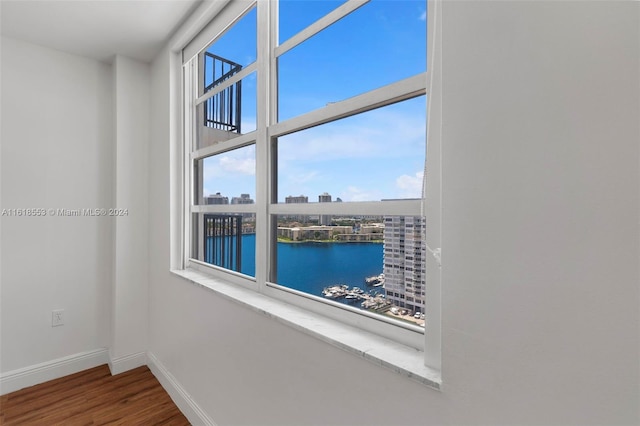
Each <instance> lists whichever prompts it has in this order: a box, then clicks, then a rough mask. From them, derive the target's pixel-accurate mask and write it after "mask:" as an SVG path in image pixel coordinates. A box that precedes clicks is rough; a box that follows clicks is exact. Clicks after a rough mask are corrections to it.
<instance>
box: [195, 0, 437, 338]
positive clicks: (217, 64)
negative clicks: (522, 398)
mask: <svg viewBox="0 0 640 426" xmlns="http://www.w3.org/2000/svg"><path fill="white" fill-rule="evenodd" d="M227 8H231V9H229V10H234V11H235V13H234V14H232V15H233V16H232V19H229V14H230V13H231V12H229V13H227V14H222V15H224V19H227V22H221V23H220V25H219V27H220V28H223V30H222V31H219V33H218V34H217V36H216V37H215V38H214V39H213V40H212V41H211V42H210V43H209V44H208V45H206V46H203V49H202V50H200V51H199V53H198V54H197V55H194V56H193V57H192V58H187V57H185V59H186V61H185V63H184V65H183V70H184V93H185V108H184V110H185V118H184V119H185V153H186V155H185V157H186V162H185V168H186V170H187V174H186V176H187V179H185V181H186V185H187V188H186V189H187V190H186V191H185V192H186V193H187V194H189V196H188V200H187V201H186V204H187V205H186V211H187V212H188V214H186V215H185V217H186V219H187V220H186V222H187V223H186V225H185V228H186V229H188V232H186V233H185V244H186V245H185V247H186V250H185V253H186V256H185V257H186V258H185V262H186V264H187V265H188V266H194V267H198V268H200V269H205V270H209V271H211V273H213V274H217V275H220V276H225V277H227V278H228V279H229V280H231V281H232V282H234V283H237V284H238V285H243V286H246V287H249V288H251V289H253V290H255V291H258V292H261V293H263V294H266V295H268V296H271V297H275V298H278V299H283V300H286V301H288V302H291V303H294V304H297V305H299V306H303V307H304V308H305V309H310V310H313V311H316V312H321V313H323V314H325V315H328V316H331V317H333V318H336V319H339V320H340V321H344V322H347V323H350V324H356V325H357V326H359V327H363V328H365V329H368V330H372V331H374V332H376V333H379V334H382V335H384V336H386V337H391V338H393V339H396V340H398V341H400V342H402V343H404V344H408V345H411V346H414V347H416V348H422V347H423V346H424V337H423V333H424V331H423V330H424V329H423V327H424V324H425V319H424V318H421V317H420V315H419V313H426V320H427V321H428V320H429V311H428V309H426V306H425V297H428V294H427V295H425V292H424V288H425V287H426V274H425V266H424V265H425V262H426V255H427V253H428V248H427V245H426V240H425V234H426V232H427V231H428V230H427V228H426V220H425V214H424V202H423V201H424V182H425V163H426V158H425V156H426V132H427V129H426V127H427V123H426V117H427V111H426V107H427V72H426V66H427V64H426V62H427V61H426V51H427V49H426V8H427V5H426V1H424V0H407V1H402V0H394V1H388V0H370V1H361V0H348V1H327V2H316V1H289V0H282V1H280V2H276V1H269V2H267V1H264V2H263V1H258V2H246V1H244V2H235V1H232V2H231V3H230V4H229V5H228V6H227ZM234 8H235V9H234ZM218 19H222V17H221V18H218ZM365 23H366V24H365ZM354 29H357V31H354ZM278 40H279V41H280V43H279V42H278ZM416 314H417V315H416Z"/></svg>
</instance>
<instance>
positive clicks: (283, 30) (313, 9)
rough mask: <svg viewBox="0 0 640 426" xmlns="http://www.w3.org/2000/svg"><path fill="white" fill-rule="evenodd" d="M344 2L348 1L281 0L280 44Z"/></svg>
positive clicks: (279, 12)
mask: <svg viewBox="0 0 640 426" xmlns="http://www.w3.org/2000/svg"><path fill="white" fill-rule="evenodd" d="M343 3H346V0H322V1H304V0H302V1H301V0H280V3H279V5H278V14H279V20H278V22H279V26H280V27H279V29H278V32H279V35H280V37H279V39H280V44H282V43H283V42H285V41H287V39H289V38H290V37H292V36H294V35H296V34H298V33H299V32H300V31H302V30H304V29H305V28H306V27H308V26H309V25H311V24H313V23H314V22H315V21H317V20H318V19H320V18H322V17H323V16H325V15H326V14H327V13H329V12H331V11H332V10H334V9H335V8H337V7H338V6H340V5H341V4H343Z"/></svg>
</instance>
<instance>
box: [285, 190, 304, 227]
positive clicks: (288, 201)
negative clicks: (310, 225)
mask: <svg viewBox="0 0 640 426" xmlns="http://www.w3.org/2000/svg"><path fill="white" fill-rule="evenodd" d="M284 202H285V204H303V203H308V202H309V197H307V196H306V195H299V196H297V197H294V196H292V195H289V196H288V197H286V198H285V199H284ZM287 218H288V219H291V220H297V221H298V222H306V221H307V220H308V219H309V218H308V217H307V216H306V215H293V216H287Z"/></svg>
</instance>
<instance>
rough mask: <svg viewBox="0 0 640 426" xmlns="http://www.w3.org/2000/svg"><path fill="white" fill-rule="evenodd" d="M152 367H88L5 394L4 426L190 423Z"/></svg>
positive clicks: (0, 404)
mask: <svg viewBox="0 0 640 426" xmlns="http://www.w3.org/2000/svg"><path fill="white" fill-rule="evenodd" d="M188 424H189V422H188V421H187V419H186V417H184V415H183V414H182V413H181V412H180V410H178V407H176V405H175V404H174V403H173V401H172V400H171V398H170V397H169V395H168V394H167V392H166V391H165V390H164V389H163V388H162V386H161V385H160V383H159V382H158V380H157V379H156V378H155V377H154V376H153V374H152V373H151V371H150V370H149V369H148V368H147V367H139V368H136V369H134V370H130V371H127V372H126V373H122V374H118V375H116V376H112V375H111V372H110V371H109V367H107V366H106V365H102V366H100V367H96V368H92V369H90V370H85V371H82V372H80V373H76V374H72V375H70V376H66V377H62V378H60V379H56V380H52V381H50V382H47V383H42V384H40V385H36V386H32V387H29V388H26V389H22V390H19V391H16V392H13V393H10V394H7V395H3V396H0V425H6V426H10V425H21V426H22V425H38V426H40V425H45V426H50V425H65V426H67V425H70V426H75V425H82V426H84V425H176V426H177V425H188Z"/></svg>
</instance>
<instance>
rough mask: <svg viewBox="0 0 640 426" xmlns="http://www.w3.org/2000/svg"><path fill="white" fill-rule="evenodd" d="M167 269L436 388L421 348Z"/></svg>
mask: <svg viewBox="0 0 640 426" xmlns="http://www.w3.org/2000/svg"><path fill="white" fill-rule="evenodd" d="M171 272H172V273H173V274H175V275H177V276H179V277H182V278H184V279H186V280H187V281H189V282H191V283H192V284H195V285H197V286H200V287H204V288H206V289H209V290H211V291H213V292H215V293H216V294H218V295H220V296H222V297H224V298H225V299H227V300H231V301H233V302H236V303H239V304H241V305H243V306H246V307H247V308H249V309H251V310H253V311H254V312H257V313H260V314H262V315H265V316H267V317H269V318H272V319H274V320H276V321H278V322H280V323H282V324H286V325H288V326H290V327H293V328H294V329H296V330H299V331H301V332H303V333H305V334H307V335H310V336H313V337H315V338H318V339H320V340H322V341H324V342H326V343H329V344H330V345H332V346H335V347H337V348H340V349H342V350H345V351H347V352H351V353H352V354H355V355H357V356H360V357H362V358H364V359H366V360H368V361H369V362H372V363H374V364H377V365H380V366H383V367H385V368H388V369H390V370H392V371H394V372H396V373H398V374H400V375H402V376H405V377H408V378H410V379H413V380H414V381H417V382H419V383H421V384H423V385H426V386H428V387H431V388H433V389H436V390H439V389H440V384H441V379H440V372H438V371H436V370H433V369H431V368H429V367H426V366H425V365H424V353H423V352H421V351H418V350H416V349H414V348H411V347H408V346H405V345H402V344H400V343H397V342H394V341H391V340H389V339H385V338H383V337H380V336H377V335H375V334H373V333H369V332H366V331H364V330H360V329H358V328H355V327H352V326H349V325H345V324H342V323H340V322H338V321H335V320H332V319H329V318H326V317H324V316H322V315H318V314H315V313H313V312H307V311H305V310H302V309H300V308H297V307H295V306H292V305H289V304H287V303H284V302H281V301H279V300H276V299H273V298H270V297H267V296H265V295H263V294H260V293H257V292H255V291H252V290H249V289H245V288H242V287H239V286H235V285H232V284H230V283H228V282H226V281H225V280H223V279H221V278H217V277H213V276H211V275H207V274H204V273H202V272H199V271H196V270H193V269H185V270H172V271H171Z"/></svg>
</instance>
